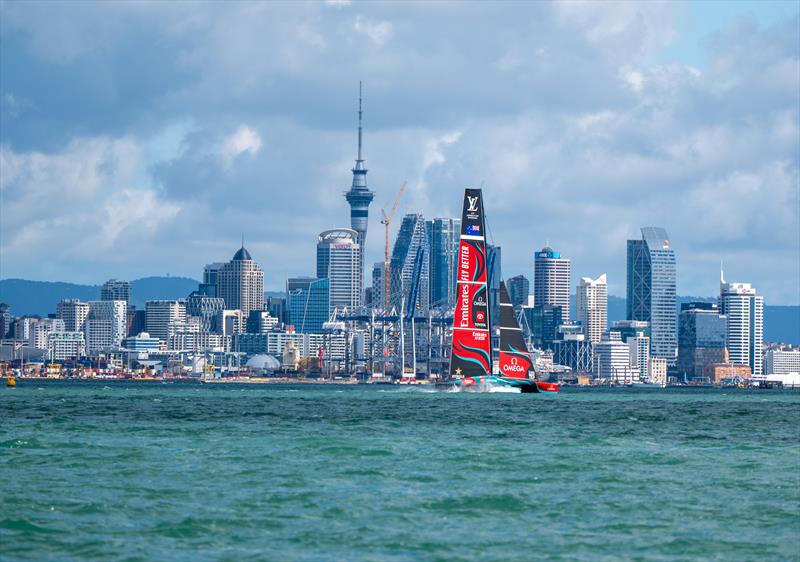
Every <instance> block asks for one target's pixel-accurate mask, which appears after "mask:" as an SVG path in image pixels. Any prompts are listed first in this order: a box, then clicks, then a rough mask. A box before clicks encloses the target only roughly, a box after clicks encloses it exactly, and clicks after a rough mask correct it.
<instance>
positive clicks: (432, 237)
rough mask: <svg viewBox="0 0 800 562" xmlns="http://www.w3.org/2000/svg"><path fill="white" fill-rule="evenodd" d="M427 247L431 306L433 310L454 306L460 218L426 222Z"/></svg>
mask: <svg viewBox="0 0 800 562" xmlns="http://www.w3.org/2000/svg"><path fill="white" fill-rule="evenodd" d="M425 230H426V232H427V234H428V247H429V248H430V303H431V307H433V308H439V307H441V308H453V307H454V306H455V304H456V256H457V255H458V242H459V237H460V234H461V219H448V218H437V219H433V220H429V221H426V222H425Z"/></svg>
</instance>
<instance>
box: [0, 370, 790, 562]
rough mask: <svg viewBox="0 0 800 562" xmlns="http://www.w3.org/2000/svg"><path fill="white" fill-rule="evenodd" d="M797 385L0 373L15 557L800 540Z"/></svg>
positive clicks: (673, 552)
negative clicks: (478, 383) (436, 388)
mask: <svg viewBox="0 0 800 562" xmlns="http://www.w3.org/2000/svg"><path fill="white" fill-rule="evenodd" d="M799 420H800V393H798V392H794V391H779V390H771V391H767V390H762V391H743V390H724V389H723V390H720V389H704V390H692V389H665V390H659V389H653V390H635V389H631V390H628V389H615V390H612V389H586V390H583V389H580V390H578V389H576V390H572V389H564V390H563V391H562V392H561V393H560V394H559V395H558V396H555V397H543V396H537V395H530V394H477V393H451V392H424V391H420V390H417V389H413V388H408V387H405V388H400V387H380V386H367V385H364V386H329V385H316V386H312V385H305V386H281V385H200V384H160V383H118V382H114V383H85V382H82V383H79V382H56V383H52V382H50V383H38V382H32V381H21V382H20V385H19V386H18V387H17V388H14V389H6V388H2V389H0V559H3V560H17V559H20V560H314V561H316V560H348V561H351V560H388V561H403V560H448V561H450V560H502V561H514V560H533V559H541V560H618V559H639V560H721V561H734V560H800V449H799V448H798V447H799V443H800V421H799Z"/></svg>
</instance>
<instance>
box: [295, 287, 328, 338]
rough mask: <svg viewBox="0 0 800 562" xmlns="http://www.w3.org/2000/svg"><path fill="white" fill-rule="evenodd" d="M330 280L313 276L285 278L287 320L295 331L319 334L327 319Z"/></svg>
mask: <svg viewBox="0 0 800 562" xmlns="http://www.w3.org/2000/svg"><path fill="white" fill-rule="evenodd" d="M329 288H330V281H329V280H328V279H327V278H326V279H316V278H314V277H290V278H289V279H287V280H286V294H287V308H288V313H289V319H288V322H289V324H291V325H292V326H294V329H295V331H296V332H300V333H302V334H321V333H322V325H323V324H324V323H325V322H327V321H328V316H329V314H330V309H329V308H328V302H329Z"/></svg>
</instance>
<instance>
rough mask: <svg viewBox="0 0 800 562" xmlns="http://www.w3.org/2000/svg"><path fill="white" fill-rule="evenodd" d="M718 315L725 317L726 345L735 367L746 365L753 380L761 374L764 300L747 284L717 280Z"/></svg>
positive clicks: (762, 372)
mask: <svg viewBox="0 0 800 562" xmlns="http://www.w3.org/2000/svg"><path fill="white" fill-rule="evenodd" d="M719 313H720V314H724V315H726V316H727V317H728V323H727V343H728V346H727V347H728V353H729V354H730V360H731V362H732V363H733V364H735V365H749V366H750V368H751V369H752V371H753V376H754V377H760V376H762V375H763V374H764V369H763V357H762V346H763V342H764V297H761V296H759V295H757V294H756V290H755V288H753V287H752V286H751V285H750V283H726V282H725V280H724V279H723V278H720V296H719Z"/></svg>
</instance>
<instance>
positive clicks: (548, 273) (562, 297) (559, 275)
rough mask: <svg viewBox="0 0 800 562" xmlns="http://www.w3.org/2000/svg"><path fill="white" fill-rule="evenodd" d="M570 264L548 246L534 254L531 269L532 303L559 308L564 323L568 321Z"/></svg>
mask: <svg viewBox="0 0 800 562" xmlns="http://www.w3.org/2000/svg"><path fill="white" fill-rule="evenodd" d="M571 273H572V262H570V260H569V259H568V258H562V257H561V253H560V252H556V251H555V250H553V248H551V247H550V246H545V247H544V248H542V249H541V250H540V251H539V252H536V256H535V258H534V269H533V302H534V304H535V305H536V306H540V305H543V304H550V305H553V306H560V307H561V317H562V318H563V320H564V322H567V321H568V320H569V319H570V315H569V293H570V281H569V280H570V275H571Z"/></svg>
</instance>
